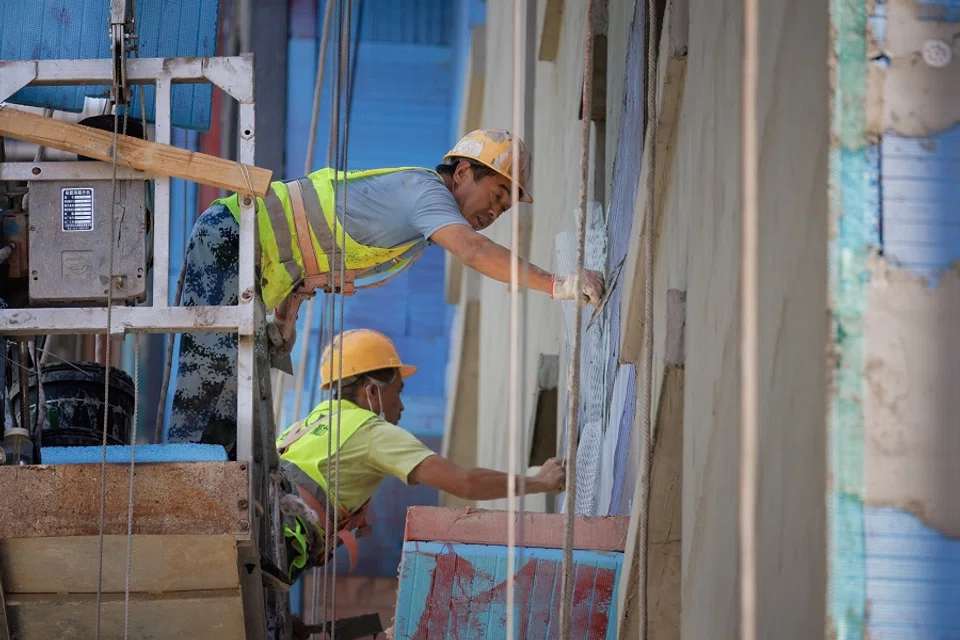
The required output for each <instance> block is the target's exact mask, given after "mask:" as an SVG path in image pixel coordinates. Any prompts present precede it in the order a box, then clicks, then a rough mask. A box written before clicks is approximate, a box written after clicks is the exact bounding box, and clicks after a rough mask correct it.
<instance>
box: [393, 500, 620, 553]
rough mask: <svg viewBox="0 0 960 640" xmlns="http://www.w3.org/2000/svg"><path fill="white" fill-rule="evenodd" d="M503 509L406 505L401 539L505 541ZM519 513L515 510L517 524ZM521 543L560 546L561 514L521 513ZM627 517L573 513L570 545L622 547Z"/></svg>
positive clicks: (584, 548)
mask: <svg viewBox="0 0 960 640" xmlns="http://www.w3.org/2000/svg"><path fill="white" fill-rule="evenodd" d="M507 517H508V514H507V512H506V511H487V510H484V509H471V508H469V507H466V508H462V509H444V508H442V507H410V508H409V509H408V510H407V528H406V532H405V534H404V538H403V539H404V541H411V540H418V541H428V542H450V543H463V544H490V545H505V544H506V543H507V542H506V531H507ZM520 517H521V514H519V513H518V514H517V520H518V523H517V526H518V527H519V526H521V525H520V522H519V520H520ZM522 517H523V523H522V526H523V545H524V546H525V547H539V548H543V549H562V548H563V520H564V517H565V516H563V515H560V514H554V513H529V512H526V513H523V514H522ZM629 526H630V521H629V519H628V518H627V517H625V516H608V517H588V516H577V517H576V520H574V523H573V548H574V549H582V550H588V551H590V550H592V551H623V550H624V547H625V545H626V542H627V530H628V528H629Z"/></svg>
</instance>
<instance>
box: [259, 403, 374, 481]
mask: <svg viewBox="0 0 960 640" xmlns="http://www.w3.org/2000/svg"><path fill="white" fill-rule="evenodd" d="M338 405H339V408H340V410H339V413H340V442H339V443H338V442H336V441H334V439H333V438H329V440H328V437H329V436H328V431H329V428H330V423H331V422H332V421H331V419H330V417H329V416H328V413H329V411H330V408H331V407H330V402H329V401H323V402H321V403H320V404H318V405H317V406H316V407H315V408H314V409H313V411H311V412H310V413H309V414H308V415H307V417H306V419H305V420H301V421H299V422H295V423H294V424H293V425H291V426H290V427H289V428H288V429H286V430H285V431H284V432H283V433H282V434H280V437H279V438H277V447H278V448H280V449H281V450H282V452H281V454H280V459H281V461H285V462H288V463H291V464H294V465H296V467H297V468H298V469H299V470H300V471H302V472H303V473H304V474H306V475H307V476H308V477H309V478H310V479H311V480H312V481H313V482H315V483H316V484H318V485H320V489H321V490H322V491H324V492H326V491H327V481H326V479H325V478H324V477H323V474H322V473H321V472H320V470H321V469H325V468H326V462H327V456H328V450H327V446H328V445H329V446H330V449H329V455H330V456H334V457H335V456H336V454H337V451H338V450H339V449H340V447H341V446H343V443H345V442H347V440H349V439H350V438H351V437H352V436H353V435H354V434H355V433H356V432H357V431H359V430H360V427H362V426H363V425H365V424H366V423H367V422H369V421H370V420H372V419H374V418H376V417H377V414H375V413H373V412H371V411H367V410H366V409H361V408H360V407H358V406H357V405H355V404H353V403H352V402H350V401H348V400H340V401H339V402H336V401H334V405H333V408H334V412H333V414H332V415H333V416H336V415H337V407H338ZM298 484H299V482H298Z"/></svg>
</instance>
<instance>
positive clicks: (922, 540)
mask: <svg viewBox="0 0 960 640" xmlns="http://www.w3.org/2000/svg"><path fill="white" fill-rule="evenodd" d="M865 524H866V529H867V531H866V534H867V535H866V569H867V601H868V602H869V603H870V605H869V610H868V614H867V630H868V631H869V637H870V638H871V640H900V639H902V638H912V639H915V640H925V639H934V638H936V639H938V640H939V639H947V638H960V582H958V580H957V576H960V540H956V539H951V538H947V537H946V536H944V535H943V534H942V533H940V532H938V531H936V530H934V529H932V528H930V527H928V526H926V525H925V524H923V523H922V522H921V521H920V520H919V519H917V517H916V516H914V515H913V514H911V513H909V512H906V511H902V510H900V509H894V508H869V507H868V508H867V509H866V510H865Z"/></svg>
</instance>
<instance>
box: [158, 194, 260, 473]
mask: <svg viewBox="0 0 960 640" xmlns="http://www.w3.org/2000/svg"><path fill="white" fill-rule="evenodd" d="M239 251H240V226H239V225H238V224H237V221H236V219H235V218H234V217H233V214H232V213H230V210H229V209H227V208H226V207H225V206H223V205H222V204H217V203H214V204H212V205H210V207H209V208H208V209H207V210H206V211H204V212H203V214H202V215H201V216H200V217H199V218H198V219H197V223H196V224H195V225H194V227H193V232H192V233H191V235H190V241H189V243H188V244H187V248H186V259H185V261H184V271H185V275H184V281H183V293H182V294H181V298H180V305H181V306H184V307H193V306H230V305H236V304H237V303H238V297H239V292H238V280H239V278H238V273H237V271H238V269H237V263H238V259H239ZM262 332H263V330H262V328H258V335H257V336H256V341H255V342H256V345H257V350H258V351H260V349H261V348H262V347H263V345H264V343H265V341H264V339H263V338H264V336H261V335H259V334H260V333H262ZM177 358H178V359H177V364H178V370H177V379H176V387H175V388H176V391H175V393H174V396H173V411H172V412H171V415H170V429H169V431H168V434H167V441H168V442H202V443H206V444H219V445H221V446H223V447H224V449H226V450H227V454H228V455H229V456H230V458H231V459H234V458H235V457H236V442H237V335H236V334H235V333H185V334H183V335H181V336H180V352H179V354H178V356H177Z"/></svg>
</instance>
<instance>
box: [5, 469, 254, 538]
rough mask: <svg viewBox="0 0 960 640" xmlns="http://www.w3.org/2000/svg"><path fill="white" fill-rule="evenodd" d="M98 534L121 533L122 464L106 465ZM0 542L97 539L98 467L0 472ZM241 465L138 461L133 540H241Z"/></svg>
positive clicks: (125, 476)
mask: <svg viewBox="0 0 960 640" xmlns="http://www.w3.org/2000/svg"><path fill="white" fill-rule="evenodd" d="M106 472H107V473H106V487H107V490H106V508H105V525H104V533H106V534H107V535H126V533H127V495H128V488H129V484H128V483H129V472H130V471H129V467H128V466H127V465H107V469H106ZM0 486H4V487H16V491H15V492H13V493H10V494H8V495H9V496H10V497H11V498H16V499H10V500H5V501H3V502H2V503H0V539H5V538H38V537H51V536H96V535H98V531H99V527H98V524H99V517H100V516H99V514H100V486H101V485H100V465H96V464H90V465H86V464H78V465H56V466H45V465H33V466H26V467H0ZM247 500H248V494H247V464H246V463H244V462H186V463H161V464H141V465H138V466H137V468H136V474H135V480H134V505H133V526H134V531H135V532H136V533H137V534H140V535H187V534H197V535H217V534H230V535H237V536H246V535H248V532H249V524H248V522H247Z"/></svg>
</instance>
